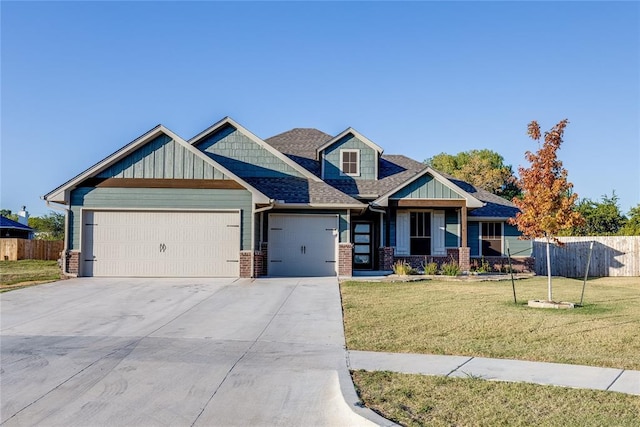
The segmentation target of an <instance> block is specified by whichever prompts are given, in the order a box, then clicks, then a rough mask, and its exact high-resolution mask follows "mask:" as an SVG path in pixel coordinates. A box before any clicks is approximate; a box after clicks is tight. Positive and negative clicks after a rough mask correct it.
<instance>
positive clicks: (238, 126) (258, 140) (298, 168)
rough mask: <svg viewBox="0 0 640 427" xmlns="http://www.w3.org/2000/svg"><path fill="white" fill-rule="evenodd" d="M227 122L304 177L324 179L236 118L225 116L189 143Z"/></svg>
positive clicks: (197, 140) (195, 141) (195, 143)
mask: <svg viewBox="0 0 640 427" xmlns="http://www.w3.org/2000/svg"><path fill="white" fill-rule="evenodd" d="M227 124H228V125H231V126H233V127H234V128H236V130H238V131H240V132H242V133H243V134H244V135H245V136H246V137H247V138H249V139H250V140H251V141H253V142H255V143H256V144H258V145H259V146H260V147H262V148H264V149H265V150H267V151H269V152H270V153H271V154H273V155H274V156H276V157H277V158H278V159H280V160H282V161H283V162H284V163H286V164H287V165H289V166H291V167H292V168H293V169H294V170H296V171H297V172H299V173H300V174H301V175H302V176H303V177H305V178H309V179H311V180H313V181H322V180H321V179H320V178H318V177H317V176H316V175H314V174H313V173H311V172H309V171H308V170H307V169H305V168H303V167H302V166H300V165H299V164H297V163H296V162H294V161H293V160H291V159H290V158H289V157H287V156H286V155H284V154H283V153H282V152H280V151H278V150H276V149H275V148H273V147H272V146H271V145H270V144H269V143H267V142H265V141H263V140H262V139H261V138H259V137H258V136H256V135H255V134H253V133H252V132H251V131H250V130H248V129H247V128H245V127H244V126H242V125H241V124H239V123H238V122H236V121H235V120H233V119H232V118H231V117H225V118H223V119H222V120H220V121H218V122H217V123H215V124H213V125H211V126H209V127H208V128H207V129H205V130H203V131H202V132H200V133H199V134H197V135H196V136H194V137H193V138H191V139H189V141H188V143H189V144H190V145H197V144H198V142H199V141H200V140H201V139H203V138H205V137H207V136H208V135H210V134H212V133H213V132H215V131H216V130H218V129H220V128H221V127H223V126H225V125H227Z"/></svg>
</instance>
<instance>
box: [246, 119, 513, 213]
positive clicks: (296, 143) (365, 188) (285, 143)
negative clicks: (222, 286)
mask: <svg viewBox="0 0 640 427" xmlns="http://www.w3.org/2000/svg"><path fill="white" fill-rule="evenodd" d="M332 138H333V137H332V136H331V135H329V134H326V133H324V132H322V131H319V130H317V129H311V128H295V129H292V130H290V131H287V132H283V133H281V134H278V135H276V136H273V137H271V138H267V139H265V141H266V142H267V143H269V144H270V145H271V146H273V147H274V148H276V149H277V150H279V151H281V152H282V153H283V154H285V155H287V157H289V158H290V159H291V160H293V161H295V162H296V163H298V164H299V165H300V166H302V167H304V168H305V169H307V170H308V171H310V172H312V173H313V174H315V175H316V176H320V162H318V161H317V160H316V159H315V156H316V149H317V148H318V147H320V146H322V145H323V144H324V143H326V142H327V141H329V140H331V139H332ZM379 166H380V168H379V179H378V180H342V179H335V180H330V179H328V180H326V183H327V184H329V185H330V186H331V187H332V188H334V189H336V190H339V192H338V193H332V192H330V191H328V190H327V189H326V188H323V189H321V188H320V187H321V186H318V185H316V186H315V188H314V189H313V191H312V192H313V196H311V197H312V198H314V199H317V200H322V201H323V202H316V203H333V200H339V199H340V197H339V194H342V195H343V196H347V197H348V199H350V200H351V201H354V199H352V198H351V197H349V196H352V197H359V198H361V199H375V198H378V197H379V196H382V195H383V194H385V193H387V192H389V191H391V190H393V189H394V188H397V187H399V186H400V185H402V183H403V182H406V181H407V180H409V179H410V178H412V177H414V176H415V175H416V174H418V173H419V172H421V171H423V170H424V169H425V168H426V166H425V165H424V164H423V163H421V162H418V161H416V160H413V159H410V158H409V157H406V156H404V155H395V154H384V155H382V157H381V159H380V165H379ZM442 175H443V176H444V177H445V178H447V179H449V180H450V181H452V182H453V183H454V184H456V185H457V186H459V187H460V188H462V189H463V190H464V191H466V192H468V193H469V194H471V195H472V196H474V197H475V198H477V199H478V200H480V201H482V202H484V203H486V206H484V207H482V208H477V209H473V210H471V211H470V212H469V216H470V217H497V218H507V217H513V216H515V214H516V213H517V212H518V208H517V207H516V206H515V205H514V204H513V203H511V202H510V201H508V200H506V199H503V198H502V197H500V196H496V195H495V194H492V193H490V192H488V191H485V190H483V189H480V188H476V187H474V186H473V185H471V184H469V183H468V182H465V181H461V180H459V179H457V178H454V177H453V176H450V175H447V174H444V173H442ZM304 181H306V180H304ZM265 185H267V186H268V187H269V188H270V190H273V191H272V193H274V194H276V193H278V192H279V191H280V190H284V189H285V188H287V189H288V190H287V191H288V193H287V194H289V197H291V199H292V200H294V199H295V200H304V199H305V196H304V191H302V190H294V189H293V187H295V185H297V184H294V183H293V182H289V183H283V182H279V183H277V182H271V183H265ZM256 188H258V189H260V187H258V184H256ZM308 188H309V189H311V187H308ZM260 191H262V190H260ZM296 191H298V192H299V193H296ZM265 194H269V193H267V192H266V191H265ZM310 194H311V193H310ZM307 197H309V196H307ZM345 200H346V199H345ZM301 203H308V202H301Z"/></svg>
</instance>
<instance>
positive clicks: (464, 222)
mask: <svg viewBox="0 0 640 427" xmlns="http://www.w3.org/2000/svg"><path fill="white" fill-rule="evenodd" d="M460 212H461V214H460V223H461V224H460V234H462V236H460V246H461V247H463V248H466V247H467V246H468V245H467V206H466V203H465V206H463V207H461V208H460Z"/></svg>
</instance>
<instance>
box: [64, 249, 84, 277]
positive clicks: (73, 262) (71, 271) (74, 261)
mask: <svg viewBox="0 0 640 427" xmlns="http://www.w3.org/2000/svg"><path fill="white" fill-rule="evenodd" d="M65 258H66V265H65V271H66V272H67V274H68V275H70V276H77V275H78V272H79V268H80V252H77V251H67V252H66V257H65Z"/></svg>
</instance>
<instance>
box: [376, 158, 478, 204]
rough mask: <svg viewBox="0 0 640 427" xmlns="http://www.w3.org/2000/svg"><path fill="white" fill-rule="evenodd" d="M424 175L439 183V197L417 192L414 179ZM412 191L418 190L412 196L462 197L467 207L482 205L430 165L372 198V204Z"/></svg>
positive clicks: (405, 194) (433, 195) (399, 196)
mask: <svg viewBox="0 0 640 427" xmlns="http://www.w3.org/2000/svg"><path fill="white" fill-rule="evenodd" d="M425 176H431V177H432V178H433V179H435V180H436V182H437V183H439V184H440V185H439V186H437V187H438V188H440V191H441V193H440V197H438V194H436V193H434V194H429V193H428V192H427V193H426V194H424V197H422V194H420V193H419V190H418V188H417V187H418V186H419V185H420V183H419V182H416V181H418V180H419V179H421V178H423V177H425ZM414 183H416V185H413V184H414ZM434 184H435V183H434ZM414 187H415V188H414ZM433 188H434V190H435V188H436V186H435V185H434V186H433ZM414 191H418V193H416V194H414V197H413V198H427V199H431V198H433V199H435V198H463V199H465V200H466V201H467V207H468V208H480V207H483V206H484V203H483V202H481V201H480V200H478V199H477V198H476V197H474V196H472V195H471V194H470V193H468V192H466V191H464V190H463V189H462V188H460V187H459V186H458V185H456V184H455V183H453V182H452V181H451V180H449V179H447V178H446V177H444V176H443V175H441V174H440V173H439V172H437V171H435V170H434V169H432V168H430V167H425V168H424V169H423V170H422V171H421V172H419V173H417V174H415V175H414V176H413V177H411V178H410V179H408V180H406V181H404V182H403V183H401V184H400V185H398V186H397V187H395V188H393V189H391V190H390V191H388V192H387V193H385V194H383V195H382V196H380V197H379V198H378V199H376V200H374V201H373V203H372V204H373V205H375V206H388V204H389V199H393V198H401V197H404V196H407V195H410V194H411V193H412V192H414ZM435 191H437V190H435ZM415 196H418V197H415ZM430 196H432V197H430Z"/></svg>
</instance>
